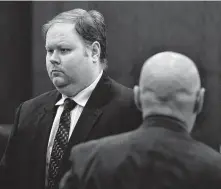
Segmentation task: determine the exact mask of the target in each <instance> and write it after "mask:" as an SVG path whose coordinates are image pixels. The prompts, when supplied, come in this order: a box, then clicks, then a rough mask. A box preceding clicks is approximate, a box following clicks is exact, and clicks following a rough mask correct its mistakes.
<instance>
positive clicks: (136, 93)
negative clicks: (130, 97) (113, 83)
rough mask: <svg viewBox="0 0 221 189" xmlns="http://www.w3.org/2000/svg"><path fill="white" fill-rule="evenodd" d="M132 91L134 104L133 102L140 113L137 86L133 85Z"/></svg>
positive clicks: (138, 89)
mask: <svg viewBox="0 0 221 189" xmlns="http://www.w3.org/2000/svg"><path fill="white" fill-rule="evenodd" d="M133 91H134V102H135V104H136V106H137V108H138V110H140V111H141V102H140V88H139V87H138V86H137V85H135V86H134V88H133Z"/></svg>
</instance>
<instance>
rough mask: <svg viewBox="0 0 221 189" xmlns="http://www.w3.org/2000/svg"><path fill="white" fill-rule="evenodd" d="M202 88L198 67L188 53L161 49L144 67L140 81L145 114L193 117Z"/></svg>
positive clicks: (141, 101)
mask: <svg viewBox="0 0 221 189" xmlns="http://www.w3.org/2000/svg"><path fill="white" fill-rule="evenodd" d="M200 87H201V82H200V76H199V73H198V70H197V68H196V66H195V64H194V62H193V61H192V60H191V59H190V58H188V57H187V56H185V55H182V54H180V53H176V52H161V53H158V54H156V55H154V56H152V57H150V58H149V59H148V60H147V61H146V62H145V63H144V65H143V67H142V70H141V74H140V81H139V95H138V96H139V99H138V100H139V101H140V107H141V109H142V111H143V114H144V117H146V116H148V115H150V114H163V115H168V116H173V117H177V118H180V119H182V120H185V119H189V117H190V116H191V115H193V114H195V113H196V112H195V111H194V108H195V107H194V106H195V102H196V100H197V99H198V98H199V97H198V96H199V95H201V94H199V93H200ZM203 92H204V91H203ZM201 93H202V92H201ZM194 120H195V119H194Z"/></svg>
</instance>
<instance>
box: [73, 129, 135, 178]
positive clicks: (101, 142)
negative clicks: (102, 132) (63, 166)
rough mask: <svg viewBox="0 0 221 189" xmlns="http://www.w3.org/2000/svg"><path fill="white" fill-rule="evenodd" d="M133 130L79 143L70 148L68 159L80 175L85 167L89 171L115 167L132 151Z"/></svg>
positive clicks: (106, 169) (109, 170)
mask: <svg viewBox="0 0 221 189" xmlns="http://www.w3.org/2000/svg"><path fill="white" fill-rule="evenodd" d="M134 136H135V133H134V131H130V132H126V133H123V134H118V135H113V136H108V137H104V138H101V139H97V140H92V141H89V142H86V143H81V144H79V145H76V146H74V147H73V148H72V151H71V157H70V160H71V161H73V162H74V165H75V169H76V172H77V173H78V174H79V173H80V175H81V174H83V172H79V171H83V170H86V169H92V170H91V172H94V171H95V172H96V171H102V170H105V171H108V172H111V170H113V169H116V168H117V167H118V166H119V165H121V164H122V163H123V162H124V161H125V159H126V158H127V157H128V156H130V154H131V153H132V151H131V149H132V148H131V146H132V145H133V141H134V140H131V138H132V137H134ZM83 168H85V169H83Z"/></svg>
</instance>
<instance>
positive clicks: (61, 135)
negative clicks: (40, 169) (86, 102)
mask: <svg viewBox="0 0 221 189" xmlns="http://www.w3.org/2000/svg"><path fill="white" fill-rule="evenodd" d="M75 106H76V103H75V102H74V101H73V100H71V99H69V98H67V99H66V100H65V101H64V110H63V112H62V114H61V117H60V123H59V127H58V131H57V133H56V136H55V139H54V144H53V148H52V152H51V159H50V163H49V168H48V187H47V188H48V189H53V188H55V186H56V184H57V183H56V177H57V175H58V172H59V168H60V164H61V162H62V158H63V155H64V152H65V149H66V147H67V144H68V136H69V130H70V124H71V116H70V112H71V110H72V109H73V108H74V107H75Z"/></svg>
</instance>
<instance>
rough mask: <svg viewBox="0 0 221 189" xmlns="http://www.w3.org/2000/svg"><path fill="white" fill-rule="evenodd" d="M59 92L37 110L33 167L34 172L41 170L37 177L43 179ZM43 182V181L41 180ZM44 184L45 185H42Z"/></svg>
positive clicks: (46, 99)
mask: <svg viewBox="0 0 221 189" xmlns="http://www.w3.org/2000/svg"><path fill="white" fill-rule="evenodd" d="M59 94H60V93H59V92H57V91H53V92H52V93H51V94H49V96H48V98H45V102H43V104H42V106H40V107H39V109H38V110H36V112H35V113H36V114H35V115H36V116H37V121H36V123H35V124H36V132H35V137H34V139H33V146H32V161H33V162H32V164H31V165H32V166H33V170H39V171H38V172H36V173H35V174H36V175H35V176H36V177H42V176H43V175H44V174H45V163H46V153H47V145H48V138H49V134H50V131H51V127H52V123H53V119H54V116H55V113H56V108H55V103H56V101H57V99H58V98H59ZM41 180H42V179H41ZM42 184H44V183H42Z"/></svg>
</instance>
